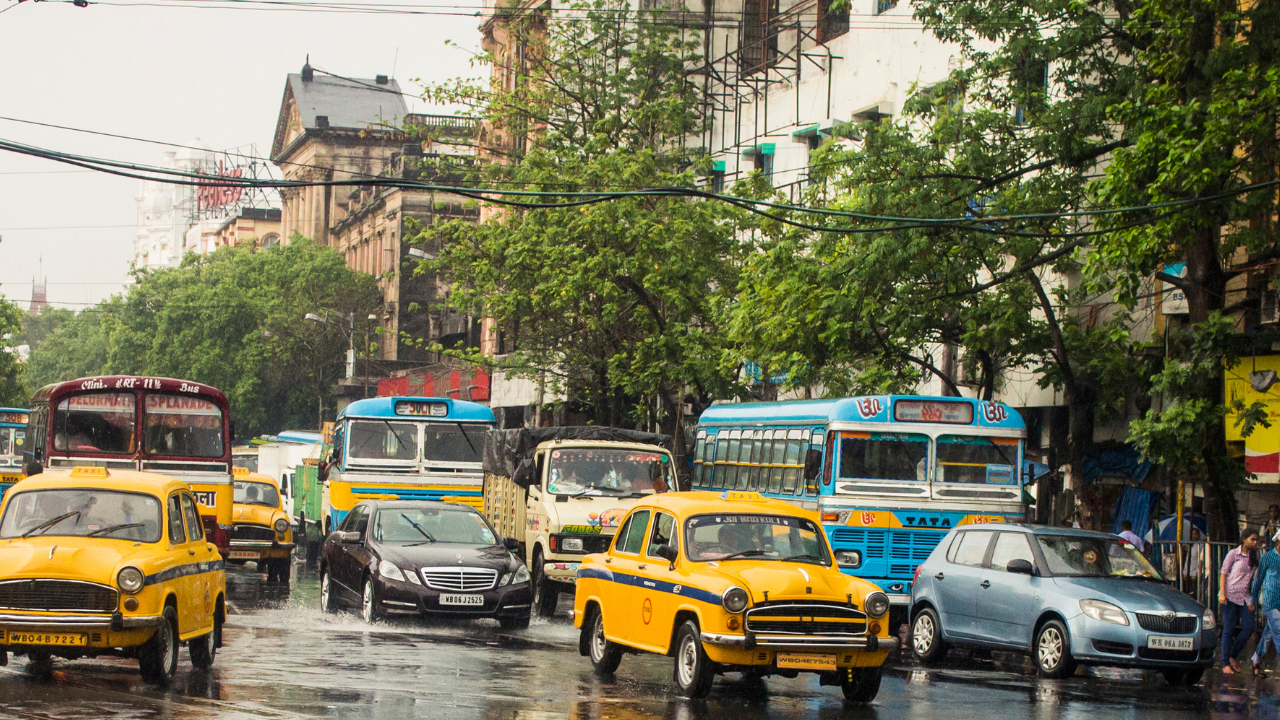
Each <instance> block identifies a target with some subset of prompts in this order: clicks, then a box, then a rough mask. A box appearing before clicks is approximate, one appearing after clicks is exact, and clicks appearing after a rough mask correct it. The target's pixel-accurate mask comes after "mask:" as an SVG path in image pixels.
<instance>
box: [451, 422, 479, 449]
mask: <svg viewBox="0 0 1280 720" xmlns="http://www.w3.org/2000/svg"><path fill="white" fill-rule="evenodd" d="M454 424H455V425H457V426H458V429H459V430H461V431H462V439H463V440H466V441H467V447H469V448H471V454H472V455H474V454H475V452H476V446H475V445H472V444H471V437H470V436H468V435H467V429H466V428H465V427H463V426H462V423H454Z"/></svg>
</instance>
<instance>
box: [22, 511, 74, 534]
mask: <svg viewBox="0 0 1280 720" xmlns="http://www.w3.org/2000/svg"><path fill="white" fill-rule="evenodd" d="M72 515H75V516H76V519H79V518H80V511H79V510H72V511H71V512H69V513H67V514H66V515H59V516H58V517H56V518H54V519H52V520H46V521H45V522H43V523H41V524H39V525H37V526H35V527H33V528H31V529H30V530H28V531H26V532H24V533H22V537H30V536H32V535H34V534H35V533H37V532H39V531H41V530H47V529H49V528H51V527H53V526H54V525H57V524H58V523H60V522H62V521H63V520H66V519H67V518H69V517H71V516H72Z"/></svg>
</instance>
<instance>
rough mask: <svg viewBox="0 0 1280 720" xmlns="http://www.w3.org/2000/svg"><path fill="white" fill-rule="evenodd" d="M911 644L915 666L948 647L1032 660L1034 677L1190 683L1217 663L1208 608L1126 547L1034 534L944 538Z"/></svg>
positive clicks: (1001, 529) (919, 574)
mask: <svg viewBox="0 0 1280 720" xmlns="http://www.w3.org/2000/svg"><path fill="white" fill-rule="evenodd" d="M911 618H912V620H911V636H912V637H911V645H912V652H913V653H914V654H915V656H916V658H917V659H918V660H920V662H922V663H924V664H926V665H929V664H934V663H937V662H938V661H939V660H941V659H942V657H943V655H944V654H945V653H946V651H947V648H948V647H985V648H1001V649H1011V650H1023V651H1027V652H1030V653H1031V657H1032V659H1033V660H1034V661H1035V663H1036V667H1037V669H1038V670H1039V672H1040V674H1041V675H1043V676H1045V677H1053V678H1060V677H1067V676H1069V675H1071V674H1072V673H1074V672H1075V669H1076V666H1077V665H1080V664H1087V665H1109V666H1116V667H1140V668H1153V669H1157V670H1159V671H1160V672H1161V673H1163V674H1164V676H1165V678H1166V679H1167V680H1168V681H1169V683H1170V684H1173V685H1194V684H1195V683H1196V682H1198V681H1199V680H1200V676H1201V675H1202V674H1203V673H1204V670H1205V668H1207V667H1208V666H1209V665H1211V664H1212V663H1213V651H1214V648H1215V647H1216V646H1217V643H1216V637H1217V632H1216V630H1217V623H1216V622H1215V620H1214V616H1213V611H1212V610H1208V609H1206V608H1205V606H1203V605H1201V604H1200V603H1198V602H1196V601H1195V600H1193V599H1191V598H1190V597H1188V596H1186V595H1184V594H1182V593H1180V592H1178V591H1177V590H1176V589H1174V588H1173V587H1171V586H1170V585H1169V584H1168V583H1166V582H1165V580H1164V579H1163V578H1162V577H1161V576H1160V573H1159V572H1157V571H1156V569H1155V568H1154V567H1152V566H1151V563H1149V562H1147V559H1146V558H1144V557H1143V556H1142V554H1141V553H1139V552H1138V550H1137V548H1135V547H1133V546H1132V545H1130V544H1129V543H1128V542H1126V541H1125V540H1123V539H1121V538H1119V537H1117V536H1115V535H1111V534H1108V533H1100V532H1091V531H1087V530H1074V529H1069V528H1053V527H1042V526H1031V525H1003V524H992V525H969V526H965V527H961V528H957V529H955V530H952V531H951V532H950V533H948V534H947V537H945V538H943V540H942V542H941V543H939V544H938V547H937V548H935V549H934V551H933V553H932V554H931V555H930V556H929V559H928V560H926V561H925V562H924V563H923V564H921V565H920V568H919V569H918V570H917V571H916V580H915V583H914V587H913V589H912V593H911Z"/></svg>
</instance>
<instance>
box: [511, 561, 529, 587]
mask: <svg viewBox="0 0 1280 720" xmlns="http://www.w3.org/2000/svg"><path fill="white" fill-rule="evenodd" d="M527 582H529V568H527V567H525V566H523V565H521V566H520V567H518V568H516V573H515V577H513V578H511V584H512V585H519V584H520V583H527Z"/></svg>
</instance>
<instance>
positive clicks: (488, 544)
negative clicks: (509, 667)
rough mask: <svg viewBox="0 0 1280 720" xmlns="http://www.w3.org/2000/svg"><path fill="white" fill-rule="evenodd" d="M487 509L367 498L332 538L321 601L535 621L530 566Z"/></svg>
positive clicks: (385, 610) (371, 612) (328, 608)
mask: <svg viewBox="0 0 1280 720" xmlns="http://www.w3.org/2000/svg"><path fill="white" fill-rule="evenodd" d="M514 545H515V543H514V542H513V541H510V540H507V541H504V540H502V539H500V538H499V537H498V536H497V534H496V533H494V531H493V528H492V526H490V525H489V522H488V521H487V520H485V518H484V516H483V515H481V514H480V513H478V512H476V511H475V510H474V509H472V508H470V507H468V506H466V505H459V504H456V503H447V502H427V501H412V500H366V501H364V502H361V503H357V504H356V506H355V507H354V508H352V509H351V512H349V513H347V516H346V517H344V518H343V519H342V522H341V523H340V524H339V525H338V528H337V529H336V530H335V531H334V532H333V533H331V534H330V535H329V537H328V538H326V539H325V542H324V549H323V551H322V553H321V556H320V603H321V607H322V608H323V609H324V611H325V612H337V610H338V609H339V608H341V607H343V606H347V607H358V608H360V611H361V615H362V616H363V617H364V620H365V622H373V621H374V620H377V619H378V618H380V617H384V616H393V615H401V616H423V617H441V618H494V619H496V620H497V621H498V622H499V623H500V624H501V625H502V627H503V628H504V629H508V630H513V629H519V628H525V627H528V626H529V612H530V609H531V603H532V600H533V590H532V586H531V585H530V583H529V569H528V568H526V567H525V565H524V563H523V562H521V561H520V560H519V559H518V558H517V557H516V556H515V555H514V554H512V552H511V550H510V549H509V547H511V546H514Z"/></svg>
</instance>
